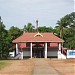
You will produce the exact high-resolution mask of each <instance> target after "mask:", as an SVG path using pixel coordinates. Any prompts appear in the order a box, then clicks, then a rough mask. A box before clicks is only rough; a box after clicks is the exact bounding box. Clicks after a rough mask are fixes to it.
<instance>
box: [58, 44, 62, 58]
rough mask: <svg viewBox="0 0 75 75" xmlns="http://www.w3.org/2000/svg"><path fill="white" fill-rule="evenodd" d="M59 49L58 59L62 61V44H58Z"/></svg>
mask: <svg viewBox="0 0 75 75" xmlns="http://www.w3.org/2000/svg"><path fill="white" fill-rule="evenodd" d="M58 47H59V48H58V49H59V50H58V59H61V58H62V55H61V43H59V44H58Z"/></svg>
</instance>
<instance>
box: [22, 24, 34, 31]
mask: <svg viewBox="0 0 75 75" xmlns="http://www.w3.org/2000/svg"><path fill="white" fill-rule="evenodd" d="M34 28H35V27H34V26H33V25H32V24H31V23H28V24H27V26H26V25H24V28H23V31H24V32H35V29H34Z"/></svg>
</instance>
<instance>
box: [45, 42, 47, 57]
mask: <svg viewBox="0 0 75 75" xmlns="http://www.w3.org/2000/svg"><path fill="white" fill-rule="evenodd" d="M45 58H47V43H45Z"/></svg>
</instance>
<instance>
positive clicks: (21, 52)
mask: <svg viewBox="0 0 75 75" xmlns="http://www.w3.org/2000/svg"><path fill="white" fill-rule="evenodd" d="M20 59H23V51H22V52H21V58H20Z"/></svg>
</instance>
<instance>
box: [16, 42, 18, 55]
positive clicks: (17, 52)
mask: <svg viewBox="0 0 75 75" xmlns="http://www.w3.org/2000/svg"><path fill="white" fill-rule="evenodd" d="M16 54H18V43H16Z"/></svg>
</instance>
